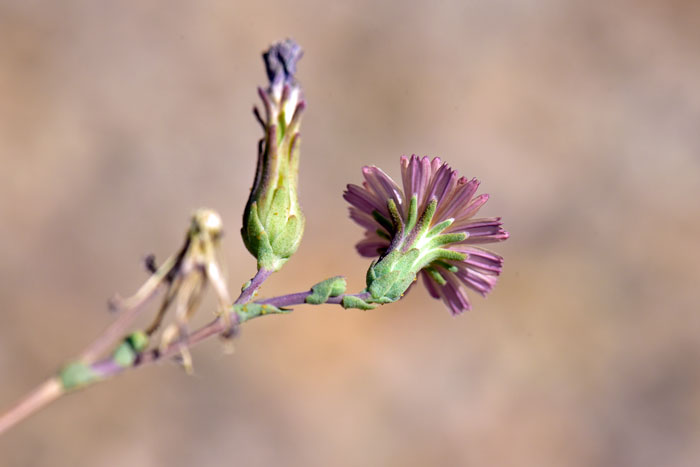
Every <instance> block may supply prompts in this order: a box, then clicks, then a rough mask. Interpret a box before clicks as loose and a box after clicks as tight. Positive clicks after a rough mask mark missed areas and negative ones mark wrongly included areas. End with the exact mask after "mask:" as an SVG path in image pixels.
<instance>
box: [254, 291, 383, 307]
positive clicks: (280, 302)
mask: <svg viewBox="0 0 700 467" xmlns="http://www.w3.org/2000/svg"><path fill="white" fill-rule="evenodd" d="M311 294H312V291H310V290H308V291H306V292H297V293H292V294H288V295H280V296H279V297H273V298H268V299H265V300H260V301H258V302H256V303H260V304H261V305H273V306H276V307H288V306H294V305H302V304H304V303H306V297H308V296H309V295H311ZM344 297H357V298H361V299H362V300H368V299H369V298H370V293H369V292H362V293H358V294H343V295H338V296H337V297H329V298H328V300H326V302H325V303H328V304H333V305H339V304H341V303H343V298H344Z"/></svg>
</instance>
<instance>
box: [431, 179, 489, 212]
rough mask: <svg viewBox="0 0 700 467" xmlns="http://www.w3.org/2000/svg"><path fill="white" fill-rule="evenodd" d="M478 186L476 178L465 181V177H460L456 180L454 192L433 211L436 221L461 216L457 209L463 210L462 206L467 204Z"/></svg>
mask: <svg viewBox="0 0 700 467" xmlns="http://www.w3.org/2000/svg"><path fill="white" fill-rule="evenodd" d="M478 188H479V180H477V179H476V178H472V179H471V180H469V181H467V179H466V178H464V177H462V178H460V179H459V180H457V187H456V188H455V191H454V194H453V195H452V196H451V197H450V198H449V199H448V200H447V201H445V202H444V203H443V204H442V206H440V207H439V208H438V210H437V212H436V213H435V218H436V219H439V221H438V222H441V221H443V220H445V219H449V218H451V217H452V218H457V217H463V216H462V215H461V213H459V211H460V210H463V209H464V207H465V206H467V205H468V204H469V201H471V199H472V196H474V193H476V190H477V189H478Z"/></svg>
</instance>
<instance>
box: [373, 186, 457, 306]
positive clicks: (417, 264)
mask: <svg viewBox="0 0 700 467" xmlns="http://www.w3.org/2000/svg"><path fill="white" fill-rule="evenodd" d="M417 205H418V201H417V198H416V196H413V197H412V198H411V203H410V205H409V211H408V218H407V219H406V221H405V222H404V221H403V220H402V218H401V215H400V214H399V211H398V208H397V207H396V203H395V202H394V200H389V201H388V203H387V206H388V208H389V213H390V215H391V220H389V219H383V221H384V222H385V223H387V224H391V227H392V230H393V231H394V232H395V234H394V237H393V238H392V241H391V244H390V246H389V249H388V250H387V251H386V253H384V255H382V256H381V257H380V258H379V259H378V260H376V261H374V262H373V263H372V265H371V266H370V267H369V270H368V271H367V291H368V292H369V293H370V295H371V296H372V298H371V301H372V302H375V303H388V302H394V301H396V300H398V299H400V298H401V297H402V296H403V294H404V293H405V292H406V290H408V288H409V287H410V286H411V284H412V283H413V281H415V280H416V275H417V274H418V272H419V271H420V270H421V269H423V268H426V267H428V266H429V265H430V264H431V263H434V262H436V261H444V260H456V261H462V260H464V259H465V257H466V255H465V254H463V253H459V252H457V251H454V250H449V249H446V248H442V247H443V246H445V245H449V244H451V243H455V242H459V241H462V240H464V239H465V238H466V234H464V233H448V234H443V233H442V232H443V231H444V230H445V229H447V228H448V227H449V226H450V225H451V224H452V222H453V219H448V220H446V221H444V222H441V223H439V224H437V225H435V226H432V227H431V222H432V220H433V216H434V215H435V208H436V206H437V201H436V200H434V199H433V200H432V201H431V202H430V203H428V206H427V207H426V209H425V211H424V212H423V214H422V215H421V217H420V219H418V214H417ZM375 214H376V215H379V216H381V215H380V214H379V213H377V212H375Z"/></svg>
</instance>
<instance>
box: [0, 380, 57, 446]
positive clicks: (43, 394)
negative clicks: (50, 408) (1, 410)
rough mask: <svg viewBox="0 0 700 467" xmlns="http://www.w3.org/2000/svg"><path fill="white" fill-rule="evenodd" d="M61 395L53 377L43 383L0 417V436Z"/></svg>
mask: <svg viewBox="0 0 700 467" xmlns="http://www.w3.org/2000/svg"><path fill="white" fill-rule="evenodd" d="M63 394H65V391H64V390H63V387H61V382H60V381H59V380H58V378H56V377H53V378H51V379H49V380H47V381H45V382H44V383H43V384H42V385H41V386H39V387H37V388H36V389H35V390H34V391H32V392H30V393H29V394H28V395H27V396H26V397H25V398H24V399H22V400H20V401H19V402H17V403H16V404H15V405H14V407H12V408H11V409H10V410H8V411H7V412H6V413H5V414H4V415H2V416H0V435H1V434H2V433H4V432H5V431H7V430H9V429H10V428H12V427H13V426H14V425H16V424H17V423H19V422H21V421H22V420H24V419H25V418H27V417H29V416H30V415H31V414H33V413H34V412H36V411H38V410H39V409H41V408H43V407H45V406H46V405H48V404H49V403H50V402H53V401H55V400H56V399H58V398H59V397H60V396H62V395H63Z"/></svg>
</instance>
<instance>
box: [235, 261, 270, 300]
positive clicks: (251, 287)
mask: <svg viewBox="0 0 700 467" xmlns="http://www.w3.org/2000/svg"><path fill="white" fill-rule="evenodd" d="M270 274H272V271H268V270H267V269H265V268H260V269H258V272H257V273H255V276H254V277H253V278H252V279H251V280H250V283H248V285H246V287H245V288H244V289H243V291H242V292H241V295H240V296H239V297H238V298H237V299H236V301H235V302H234V304H236V305H238V304H241V303H248V302H249V301H250V300H251V299H252V298H253V296H254V295H255V293H256V292H257V291H258V289H259V288H260V286H261V285H262V284H263V282H265V280H266V279H267V278H268V277H270Z"/></svg>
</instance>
